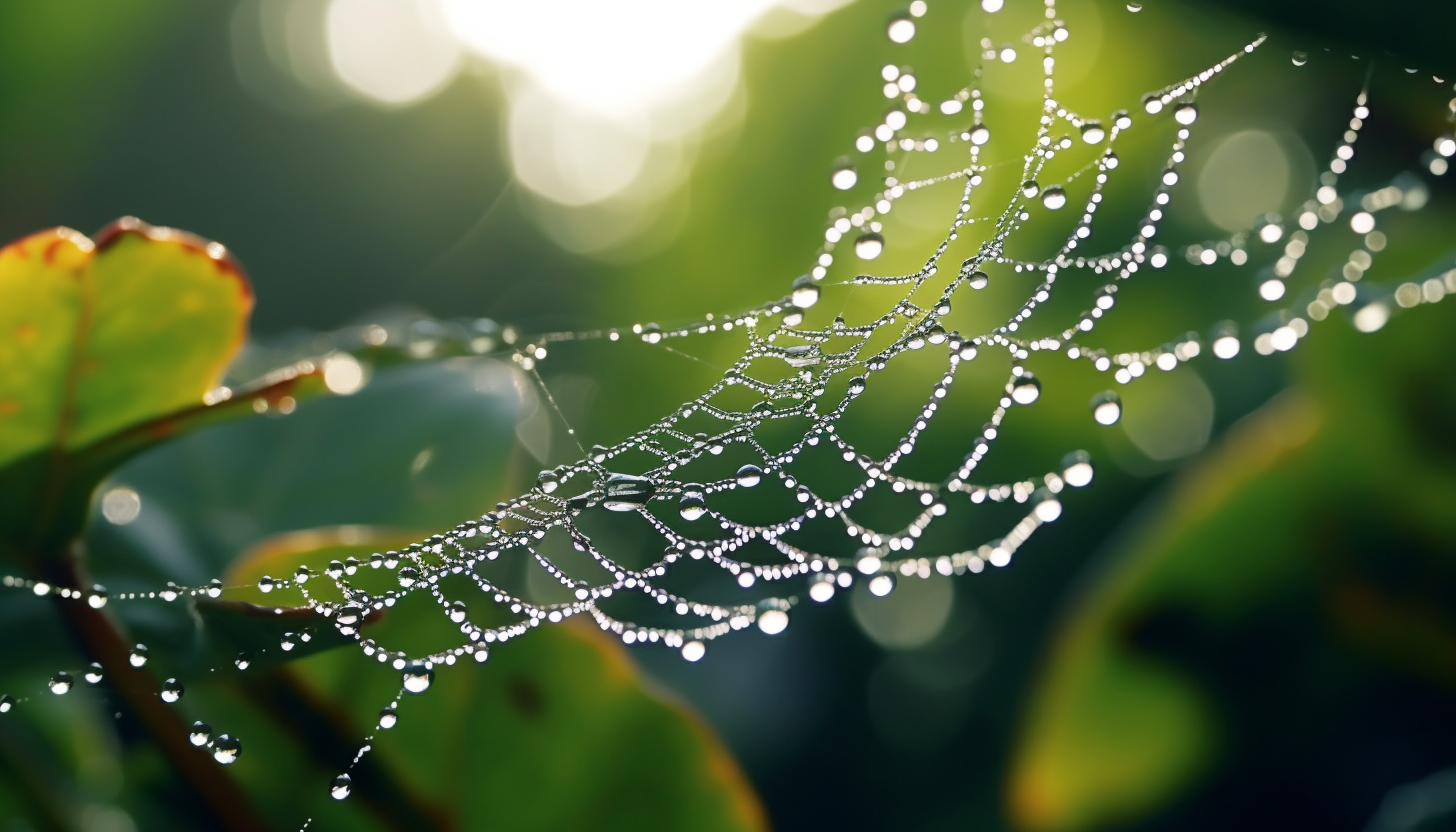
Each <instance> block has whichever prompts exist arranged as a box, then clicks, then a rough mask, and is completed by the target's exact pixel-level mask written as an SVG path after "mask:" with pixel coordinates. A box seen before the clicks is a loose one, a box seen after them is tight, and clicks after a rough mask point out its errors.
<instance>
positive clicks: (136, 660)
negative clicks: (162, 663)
mask: <svg viewBox="0 0 1456 832" xmlns="http://www.w3.org/2000/svg"><path fill="white" fill-rule="evenodd" d="M150 654H151V651H150V650H148V649H147V646H146V645H145V644H138V645H137V646H135V647H133V648H132V649H131V655H130V656H128V657H127V661H128V662H131V666H132V667H142V666H143V665H145V664H146V663H147V656H149V655H150Z"/></svg>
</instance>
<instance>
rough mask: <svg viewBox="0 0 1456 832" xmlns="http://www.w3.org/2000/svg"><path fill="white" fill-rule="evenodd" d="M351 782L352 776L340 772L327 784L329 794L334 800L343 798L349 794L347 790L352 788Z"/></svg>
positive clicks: (352, 782) (352, 781)
mask: <svg viewBox="0 0 1456 832" xmlns="http://www.w3.org/2000/svg"><path fill="white" fill-rule="evenodd" d="M353 784H354V780H353V778H351V777H349V775H347V774H340V775H339V776H338V777H335V778H334V782H333V783H330V784H329V795H330V796H332V797H333V798H334V799H335V800H343V799H344V798H346V797H348V796H349V791H350V789H351V788H352V786H353Z"/></svg>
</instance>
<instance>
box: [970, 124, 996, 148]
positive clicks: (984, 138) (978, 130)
mask: <svg viewBox="0 0 1456 832" xmlns="http://www.w3.org/2000/svg"><path fill="white" fill-rule="evenodd" d="M990 140H991V130H990V128H988V127H986V125H984V124H978V125H976V127H975V129H973V130H971V144H973V145H976V146H977V147H980V146H981V145H983V144H985V143H986V142H989V141H990Z"/></svg>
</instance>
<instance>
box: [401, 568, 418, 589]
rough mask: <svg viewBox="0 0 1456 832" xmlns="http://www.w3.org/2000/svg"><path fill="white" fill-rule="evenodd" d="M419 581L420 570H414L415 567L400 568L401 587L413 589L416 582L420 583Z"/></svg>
mask: <svg viewBox="0 0 1456 832" xmlns="http://www.w3.org/2000/svg"><path fill="white" fill-rule="evenodd" d="M419 579H420V570H418V569H416V568H414V567H413V566H401V567H400V568H399V585H400V586H402V587H406V588H408V587H412V586H414V585H415V582H416V581H418V580H419Z"/></svg>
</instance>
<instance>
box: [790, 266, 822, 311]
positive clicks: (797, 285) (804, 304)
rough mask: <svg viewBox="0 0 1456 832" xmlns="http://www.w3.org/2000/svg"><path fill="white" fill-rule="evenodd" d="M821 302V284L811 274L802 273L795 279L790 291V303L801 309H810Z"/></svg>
mask: <svg viewBox="0 0 1456 832" xmlns="http://www.w3.org/2000/svg"><path fill="white" fill-rule="evenodd" d="M818 302H819V286H818V284H816V283H815V282H814V279H813V278H812V277H810V276H809V275H807V274H806V275H801V276H800V277H798V278H797V279H795V280H794V286H793V288H792V289H791V290H790V292H789V303H792V304H793V305H794V306H796V307H798V308H800V309H808V308H809V307H811V306H813V305H814V304H816V303H818Z"/></svg>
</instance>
